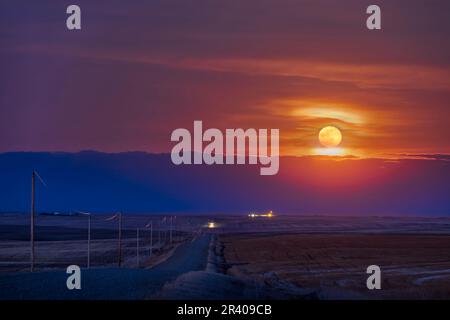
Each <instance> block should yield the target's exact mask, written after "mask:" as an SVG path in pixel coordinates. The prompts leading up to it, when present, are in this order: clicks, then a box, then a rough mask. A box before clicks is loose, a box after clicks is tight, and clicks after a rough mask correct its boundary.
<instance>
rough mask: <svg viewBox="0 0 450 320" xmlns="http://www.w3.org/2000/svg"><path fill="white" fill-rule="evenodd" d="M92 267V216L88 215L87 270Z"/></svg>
mask: <svg viewBox="0 0 450 320" xmlns="http://www.w3.org/2000/svg"><path fill="white" fill-rule="evenodd" d="M90 267H91V215H90V214H89V215H88V254H87V268H88V269H89V268H90Z"/></svg>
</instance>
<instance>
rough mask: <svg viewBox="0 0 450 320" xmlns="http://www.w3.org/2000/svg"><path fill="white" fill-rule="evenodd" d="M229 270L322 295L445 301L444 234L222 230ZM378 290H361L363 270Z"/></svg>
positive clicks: (449, 276)
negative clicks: (375, 270)
mask: <svg viewBox="0 0 450 320" xmlns="http://www.w3.org/2000/svg"><path fill="white" fill-rule="evenodd" d="M220 240H221V241H222V242H223V244H224V248H225V250H224V255H225V260H226V262H227V263H228V265H229V267H230V269H229V270H228V273H229V274H234V275H241V276H250V277H256V278H261V279H263V278H264V277H265V276H267V275H268V274H272V276H273V274H275V275H276V276H277V277H278V278H280V279H281V280H286V281H288V282H290V283H293V284H295V285H296V286H298V287H301V288H312V289H317V288H319V289H320V294H321V296H322V297H323V298H332V299H334V298H369V299H371V298H373V299H380V298H382V299H450V236H449V235H423V234H416V235H414V234H288V235H284V234H280V233H272V234H270V233H263V234H256V233H242V234H223V235H221V237H220ZM372 264H376V265H379V266H380V267H381V270H382V290H368V289H367V288H366V279H367V276H368V275H367V274H366V273H365V272H366V268H367V266H369V265H372Z"/></svg>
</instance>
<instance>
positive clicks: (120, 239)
mask: <svg viewBox="0 0 450 320" xmlns="http://www.w3.org/2000/svg"><path fill="white" fill-rule="evenodd" d="M118 265H119V268H120V267H121V265H122V212H119V258H118Z"/></svg>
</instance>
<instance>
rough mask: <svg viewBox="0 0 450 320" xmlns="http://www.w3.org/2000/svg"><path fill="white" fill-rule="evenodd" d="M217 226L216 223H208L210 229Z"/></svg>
mask: <svg viewBox="0 0 450 320" xmlns="http://www.w3.org/2000/svg"><path fill="white" fill-rule="evenodd" d="M215 227H216V224H215V223H214V222H208V229H214V228H215Z"/></svg>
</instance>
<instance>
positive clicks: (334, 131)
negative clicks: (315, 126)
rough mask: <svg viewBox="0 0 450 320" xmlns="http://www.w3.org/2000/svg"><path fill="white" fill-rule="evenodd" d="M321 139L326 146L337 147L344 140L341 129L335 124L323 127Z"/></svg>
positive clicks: (320, 133)
mask: <svg viewBox="0 0 450 320" xmlns="http://www.w3.org/2000/svg"><path fill="white" fill-rule="evenodd" d="M319 141H320V143H321V144H322V145H323V146H324V147H327V148H332V147H337V146H338V145H339V144H340V143H341V141H342V134H341V131H340V130H339V129H338V128H336V127H333V126H328V127H325V128H322V130H320V132H319Z"/></svg>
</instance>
